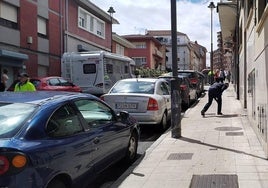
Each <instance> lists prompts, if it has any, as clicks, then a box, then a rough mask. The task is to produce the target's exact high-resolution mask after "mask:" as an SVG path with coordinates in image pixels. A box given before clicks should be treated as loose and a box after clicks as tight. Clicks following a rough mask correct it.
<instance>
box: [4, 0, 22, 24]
mask: <svg viewBox="0 0 268 188" xmlns="http://www.w3.org/2000/svg"><path fill="white" fill-rule="evenodd" d="M0 25H2V26H5V27H9V28H13V29H18V8H17V7H15V6H13V5H11V4H8V3H6V2H3V1H0Z"/></svg>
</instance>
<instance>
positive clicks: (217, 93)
mask: <svg viewBox="0 0 268 188" xmlns="http://www.w3.org/2000/svg"><path fill="white" fill-rule="evenodd" d="M228 87H229V83H222V82H215V83H214V84H212V85H211V86H210V87H209V89H208V103H207V104H206V105H205V106H204V108H203V110H202V111H201V115H202V116H205V112H206V111H207V110H208V108H209V107H210V105H211V104H212V101H213V99H215V100H216V101H217V103H218V111H217V113H218V115H222V112H221V106H222V99H221V95H222V93H223V91H224V90H225V89H227V88H228Z"/></svg>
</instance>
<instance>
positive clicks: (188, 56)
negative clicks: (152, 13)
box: [147, 30, 207, 71]
mask: <svg viewBox="0 0 268 188" xmlns="http://www.w3.org/2000/svg"><path fill="white" fill-rule="evenodd" d="M147 35H150V36H153V37H155V38H156V39H157V40H159V41H160V42H161V44H163V45H165V46H166V49H167V52H166V56H167V58H166V68H167V70H171V68H172V41H171V30H148V31H147ZM177 53H178V54H177V57H178V59H177V63H178V69H181V70H182V69H185V70H186V69H193V70H199V71H201V70H202V69H203V68H205V67H204V66H206V53H207V50H206V48H205V47H203V46H201V45H199V44H198V43H197V42H194V43H193V42H191V41H190V39H189V37H188V36H187V35H186V34H184V33H181V32H177Z"/></svg>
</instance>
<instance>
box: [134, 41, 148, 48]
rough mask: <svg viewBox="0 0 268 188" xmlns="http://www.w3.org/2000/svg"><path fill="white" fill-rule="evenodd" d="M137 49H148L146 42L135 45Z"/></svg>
mask: <svg viewBox="0 0 268 188" xmlns="http://www.w3.org/2000/svg"><path fill="white" fill-rule="evenodd" d="M134 45H135V47H136V48H146V43H145V42H139V43H134Z"/></svg>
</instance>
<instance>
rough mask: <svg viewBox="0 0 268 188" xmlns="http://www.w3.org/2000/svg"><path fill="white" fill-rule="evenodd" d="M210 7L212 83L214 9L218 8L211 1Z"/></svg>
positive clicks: (211, 65) (212, 76) (212, 74)
mask: <svg viewBox="0 0 268 188" xmlns="http://www.w3.org/2000/svg"><path fill="white" fill-rule="evenodd" d="M208 8H210V10H211V31H210V36H211V39H210V40H211V52H210V72H211V78H210V79H211V81H210V83H211V84H213V81H214V72H213V9H214V8H216V7H215V5H214V2H213V1H211V2H210V4H209V6H208Z"/></svg>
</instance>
